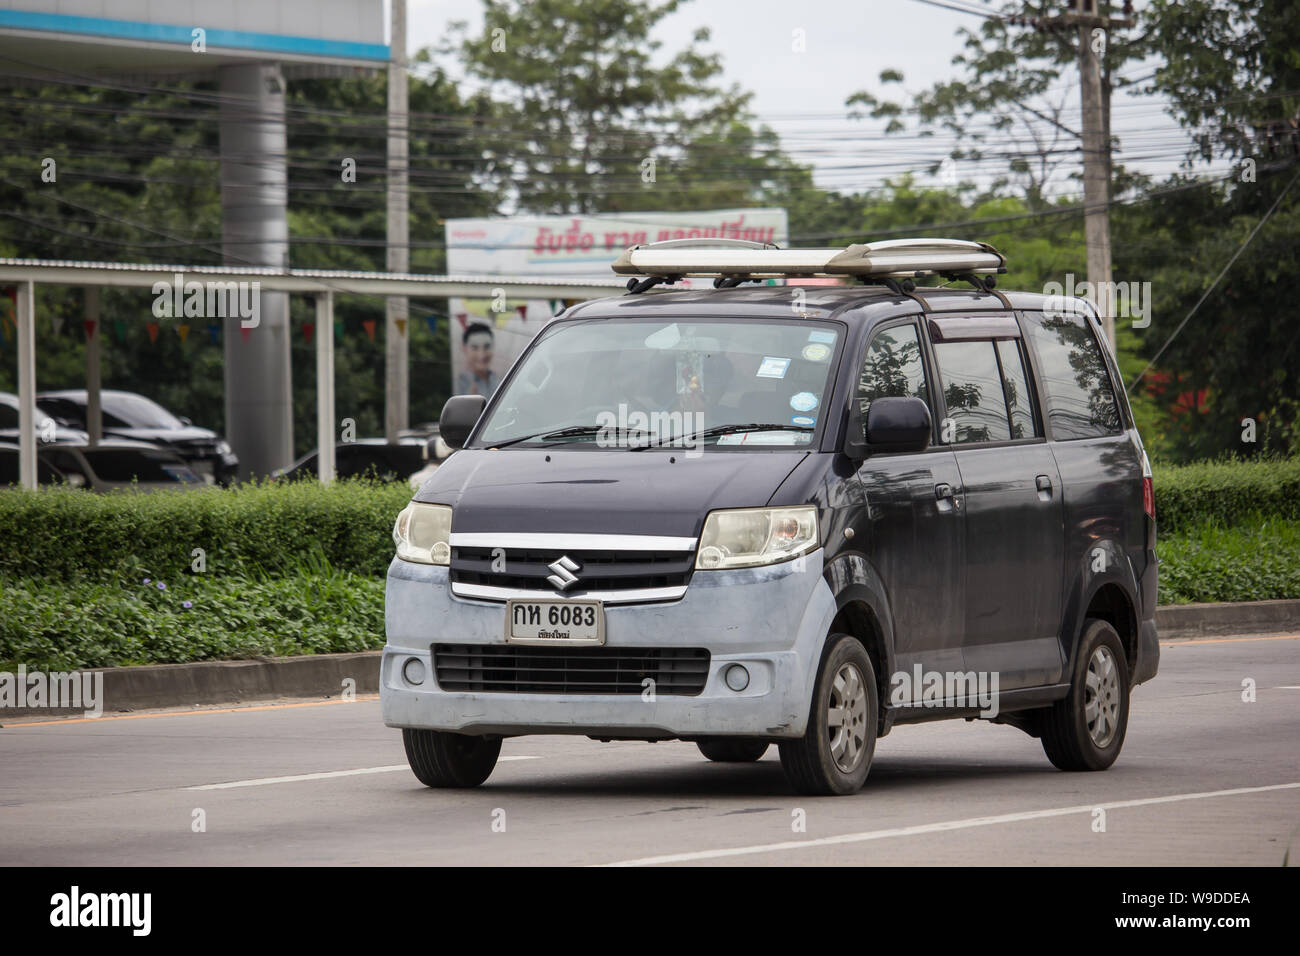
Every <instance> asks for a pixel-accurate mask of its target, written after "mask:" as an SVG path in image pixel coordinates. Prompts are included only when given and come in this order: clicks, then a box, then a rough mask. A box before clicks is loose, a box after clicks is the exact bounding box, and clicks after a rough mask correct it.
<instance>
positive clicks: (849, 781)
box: [780, 634, 878, 795]
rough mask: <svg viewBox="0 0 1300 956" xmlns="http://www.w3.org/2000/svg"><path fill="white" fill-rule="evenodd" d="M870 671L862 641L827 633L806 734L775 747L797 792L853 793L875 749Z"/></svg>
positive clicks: (874, 703) (873, 676) (874, 701)
mask: <svg viewBox="0 0 1300 956" xmlns="http://www.w3.org/2000/svg"><path fill="white" fill-rule="evenodd" d="M877 713H878V701H877V696H876V671H875V668H873V667H872V666H871V658H870V657H868V656H867V651H866V648H864V647H863V646H862V642H861V641H859V640H858V639H857V638H856V637H853V636H852V635H850V634H832V635H831V636H830V638H828V640H827V642H826V650H825V651H823V652H822V662H821V668H820V670H819V672H818V675H817V681H816V683H815V685H814V686H813V696H812V708H811V710H810V711H809V712H808V730H807V732H806V733H805V734H804V735H803V736H802V737H801V738H799V739H798V740H788V741H782V742H781V743H780V751H781V767H782V768H783V769H784V770H785V774H786V776H787V777H788V778H789V780H790V784H791V785H792V786H793V787H794V788H795V789H796V790H797V791H799V792H800V793H806V794H813V795H833V794H847V793H855V792H856V791H858V790H860V789H862V785H863V783H865V782H866V779H867V772H868V771H869V770H870V769H871V758H872V756H873V755H874V753H875V750H876V723H877Z"/></svg>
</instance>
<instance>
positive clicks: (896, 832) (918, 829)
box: [597, 782, 1300, 866]
mask: <svg viewBox="0 0 1300 956" xmlns="http://www.w3.org/2000/svg"><path fill="white" fill-rule="evenodd" d="M1297 787H1300V782H1296V783H1275V784H1272V785H1270V786H1267V787H1238V788H1236V789H1234V790H1211V791H1207V792H1205V793H1178V794H1173V795H1172V796H1168V797H1146V798H1143V799H1140V800H1120V801H1117V802H1115V803H1088V804H1083V805H1081V806H1076V807H1057V808H1055V809H1052V810H1029V811H1026V812H1024V813H1004V814H1002V815H1000V816H995V817H967V818H966V819H964V820H944V821H942V822H940V823H923V824H920V825H918V826H912V827H895V828H894V829H891V830H868V831H866V832H864V833H843V834H840V835H839V836H833V837H819V838H817V839H814V840H787V841H785V842H784V843H760V844H757V845H755V846H737V847H728V848H726V849H720V850H697V851H695V852H692V853H670V854H667V855H665V856H646V857H641V858H640V859H637V860H621V861H619V862H617V863H602V864H597V865H599V866H654V865H655V864H658V863H689V862H691V861H693V860H716V859H719V858H721V857H729V856H745V855H747V854H750V853H776V852H779V851H781V850H806V849H808V848H809V847H817V846H835V845H838V844H842V843H865V842H866V841H868V840H884V839H887V838H889V837H900V836H918V835H920V834H923V833H942V832H944V831H945V830H967V829H970V828H971V827H987V826H993V825H995V824H999V823H1020V822H1022V821H1025V820H1043V819H1046V818H1048V817H1063V816H1068V815H1070V814H1074V813H1092V811H1093V810H1095V809H1097V808H1098V807H1101V808H1102V809H1105V810H1118V809H1122V808H1124V807H1146V806H1152V805H1154V804H1158V803H1179V802H1181V801H1183V800H1206V799H1208V798H1210V797H1233V796H1238V795H1240V794H1245V793H1265V792H1267V791H1269V790H1293V789H1295V788H1297Z"/></svg>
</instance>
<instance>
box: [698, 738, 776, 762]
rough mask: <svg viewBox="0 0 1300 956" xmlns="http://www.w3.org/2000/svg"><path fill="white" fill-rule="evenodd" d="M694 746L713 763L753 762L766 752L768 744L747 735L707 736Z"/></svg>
mask: <svg viewBox="0 0 1300 956" xmlns="http://www.w3.org/2000/svg"><path fill="white" fill-rule="evenodd" d="M695 746H697V747H699V748H700V753H702V754H704V756H706V757H708V758H709V759H710V760H712V761H713V762H714V763H753V762H754V761H755V760H758V759H760V758H761V757H762V756H763V754H765V753H767V747H768V744H767V741H766V740H752V739H750V738H748V737H709V738H706V739H704V740H697V741H695Z"/></svg>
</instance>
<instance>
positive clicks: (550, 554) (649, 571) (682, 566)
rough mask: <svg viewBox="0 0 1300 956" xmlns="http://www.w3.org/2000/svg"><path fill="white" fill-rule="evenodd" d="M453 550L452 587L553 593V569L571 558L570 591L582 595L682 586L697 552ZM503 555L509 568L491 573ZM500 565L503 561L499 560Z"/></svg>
mask: <svg viewBox="0 0 1300 956" xmlns="http://www.w3.org/2000/svg"><path fill="white" fill-rule="evenodd" d="M501 550H502V549H499V548H466V547H453V548H452V549H451V580H452V583H453V584H476V585H488V586H491V587H499V588H512V589H514V590H520V591H555V588H553V587H552V586H551V585H550V584H549V583H547V580H546V579H547V578H548V577H549V576H550V575H552V574H554V573H555V572H553V571H552V570H551V569H550V565H551V564H553V563H555V561H557V560H558V559H559V558H561V557H565V556H567V557H568V558H569V560H571V561H573V562H574V563H575V564H577V565H578V570H577V571H575V572H574V574H576V575H577V577H578V580H577V582H576V583H575V584H574V585H573V586H572V588H571V589H570V591H571V592H573V593H577V592H582V591H595V592H600V591H625V590H641V589H645V588H671V587H682V586H685V585H686V584H687V582H689V580H690V577H691V570H692V569H693V568H694V567H695V552H694V551H577V550H574V551H568V550H561V549H559V548H547V549H533V548H506V549H505V551H504V555H502V554H501ZM493 552H496V555H497V556H498V557H504V559H505V566H504V568H503V569H502V570H500V571H493V570H492V567H493V562H494V560H495V558H494V554H493ZM497 564H498V566H500V562H499V561H498V562H497Z"/></svg>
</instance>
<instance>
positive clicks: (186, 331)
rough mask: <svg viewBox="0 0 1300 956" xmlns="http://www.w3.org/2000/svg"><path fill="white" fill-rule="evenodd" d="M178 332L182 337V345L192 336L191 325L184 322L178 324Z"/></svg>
mask: <svg viewBox="0 0 1300 956" xmlns="http://www.w3.org/2000/svg"><path fill="white" fill-rule="evenodd" d="M176 334H177V335H179V336H180V337H181V345H184V344H185V340H186V339H188V338H189V337H190V327H189V326H188V325H185V324H184V323H181V324H180V325H178V326H176Z"/></svg>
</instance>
